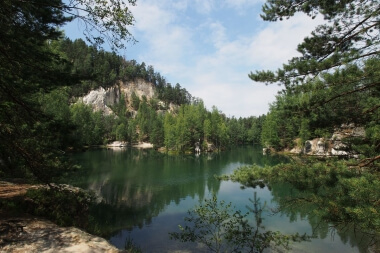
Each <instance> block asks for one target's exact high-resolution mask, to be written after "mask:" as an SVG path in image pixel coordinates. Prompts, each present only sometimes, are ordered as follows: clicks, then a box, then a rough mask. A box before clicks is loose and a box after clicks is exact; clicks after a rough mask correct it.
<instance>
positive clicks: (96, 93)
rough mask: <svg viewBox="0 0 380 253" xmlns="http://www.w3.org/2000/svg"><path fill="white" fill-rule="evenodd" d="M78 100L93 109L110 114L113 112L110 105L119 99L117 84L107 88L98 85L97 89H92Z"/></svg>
mask: <svg viewBox="0 0 380 253" xmlns="http://www.w3.org/2000/svg"><path fill="white" fill-rule="evenodd" d="M79 100H80V101H82V102H83V103H84V104H86V105H90V106H91V107H92V109H93V110H94V111H101V112H103V113H104V114H105V115H110V114H112V113H113V112H112V110H111V108H110V107H111V106H113V105H115V104H117V103H119V101H120V89H119V86H118V85H115V86H112V87H110V88H108V89H107V90H106V89H104V88H103V87H100V88H98V89H97V90H92V91H91V92H90V93H88V94H87V95H86V96H84V97H83V98H81V99H79Z"/></svg>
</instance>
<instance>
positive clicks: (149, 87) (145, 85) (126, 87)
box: [120, 79, 156, 101]
mask: <svg viewBox="0 0 380 253" xmlns="http://www.w3.org/2000/svg"><path fill="white" fill-rule="evenodd" d="M120 90H121V91H122V92H123V94H124V95H125V97H126V98H127V100H128V101H131V95H132V93H133V92H134V93H135V94H136V95H137V96H138V97H139V98H140V99H141V98H142V97H143V96H145V97H146V98H147V99H148V100H150V99H152V98H154V96H155V95H156V89H155V87H154V86H153V84H152V83H149V82H146V81H145V80H143V79H137V80H134V81H130V82H126V83H120Z"/></svg>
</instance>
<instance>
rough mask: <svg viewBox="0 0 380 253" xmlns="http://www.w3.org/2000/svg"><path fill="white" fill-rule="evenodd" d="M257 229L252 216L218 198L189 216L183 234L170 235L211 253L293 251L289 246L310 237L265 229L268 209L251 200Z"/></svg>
mask: <svg viewBox="0 0 380 253" xmlns="http://www.w3.org/2000/svg"><path fill="white" fill-rule="evenodd" d="M251 202H252V204H253V208H250V212H252V213H253V214H254V218H255V223H256V226H255V227H253V226H252V225H251V224H250V223H249V221H248V215H249V213H247V214H242V213H241V211H236V210H234V209H233V207H232V204H231V203H225V202H224V201H220V202H219V201H218V200H217V198H216V196H215V195H214V196H213V197H212V199H208V200H207V199H206V200H205V201H204V204H202V205H199V206H198V207H196V208H195V209H193V210H190V211H189V212H188V214H189V216H188V217H186V218H185V222H186V225H185V226H184V227H183V226H181V225H180V226H179V229H180V232H173V233H170V236H171V238H172V239H175V240H180V241H182V242H196V243H201V244H202V245H203V246H205V247H207V249H208V250H209V251H211V252H264V250H265V249H267V248H269V247H272V246H273V245H275V246H278V247H284V248H285V249H289V242H290V241H291V240H293V241H300V240H306V239H307V236H305V235H304V236H300V235H298V234H296V235H290V236H287V235H282V234H281V233H280V232H273V231H265V230H264V227H263V226H262V225H261V221H262V218H261V213H262V211H263V209H264V207H263V206H261V204H260V200H259V199H257V198H256V195H255V198H254V200H251Z"/></svg>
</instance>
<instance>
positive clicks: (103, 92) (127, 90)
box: [78, 79, 156, 115]
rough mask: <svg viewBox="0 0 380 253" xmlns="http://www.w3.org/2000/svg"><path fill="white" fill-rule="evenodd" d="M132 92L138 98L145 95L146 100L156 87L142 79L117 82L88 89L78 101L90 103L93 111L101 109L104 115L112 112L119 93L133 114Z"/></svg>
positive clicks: (152, 94)
mask: <svg viewBox="0 0 380 253" xmlns="http://www.w3.org/2000/svg"><path fill="white" fill-rule="evenodd" d="M132 93H135V94H136V95H137V96H138V97H139V98H140V99H142V97H143V96H145V97H146V98H147V100H151V99H152V98H154V97H155V96H156V89H155V87H154V85H153V84H152V83H149V82H146V81H145V80H143V79H137V80H134V81H128V82H119V83H118V84H115V85H114V86H112V87H110V88H107V89H104V88H103V87H99V88H98V89H96V90H92V91H90V92H89V93H88V94H87V95H86V96H84V97H82V98H79V99H78V101H79V102H83V103H84V104H86V105H90V106H91V107H92V109H93V110H94V111H101V112H103V114H105V115H110V114H113V111H112V109H111V108H112V106H113V105H115V104H118V103H119V102H120V97H121V94H123V95H124V97H125V100H126V107H127V108H128V110H129V111H131V113H132V114H135V112H134V111H133V109H132V105H131V104H132V99H131V96H132Z"/></svg>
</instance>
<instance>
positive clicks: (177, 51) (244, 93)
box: [132, 0, 321, 117]
mask: <svg viewBox="0 0 380 253" xmlns="http://www.w3.org/2000/svg"><path fill="white" fill-rule="evenodd" d="M260 1H261V0H258V1H252V2H255V4H257V2H260ZM225 3H226V4H229V5H230V6H234V7H235V8H240V7H242V6H245V5H248V2H247V0H238V1H235V0H234V1H232V0H225ZM214 8H216V7H215V2H214V1H213V0H207V1H205V0H203V1H201V0H196V1H195V6H194V1H189V0H188V1H186V0H181V1H177V2H175V1H170V0H162V1H158V0H145V1H144V0H141V1H140V2H139V3H138V7H136V8H135V9H133V10H132V11H133V14H134V15H135V18H136V27H135V29H136V32H137V35H138V36H139V37H138V38H137V39H138V40H141V41H143V43H142V44H143V45H144V48H141V49H140V50H139V54H138V57H137V58H138V59H137V60H138V61H145V62H146V63H147V64H151V65H153V66H154V68H155V69H156V71H159V72H161V74H163V75H164V76H166V77H167V78H168V82H171V83H177V82H178V83H180V84H181V85H182V86H183V87H185V88H186V89H187V90H188V91H189V92H190V93H191V94H192V95H194V96H196V97H200V98H202V99H203V100H204V102H205V104H206V105H207V107H208V108H209V109H211V106H212V105H215V106H217V107H218V108H219V109H220V110H222V111H223V112H224V113H225V114H226V115H227V116H233V115H235V116H237V117H239V116H244V117H246V116H252V115H261V114H264V113H266V112H267V111H268V104H269V103H270V102H272V101H274V99H275V95H276V92H277V91H278V90H279V89H280V88H279V87H277V86H265V85H264V84H255V83H254V82H253V81H251V80H250V79H249V78H248V73H249V72H250V71H254V70H256V69H257V70H261V69H275V68H278V67H280V66H281V65H282V64H283V63H285V62H287V60H289V59H290V58H291V57H293V56H294V55H295V54H296V50H295V49H296V46H297V44H299V43H300V42H301V41H302V39H303V38H304V37H305V36H306V35H308V34H309V33H310V32H311V30H312V28H313V27H314V26H315V25H316V24H318V23H320V22H321V20H318V19H317V20H311V19H310V18H307V17H305V16H303V15H296V16H295V17H293V18H291V19H290V20H287V21H283V22H275V23H260V24H257V22H258V21H257V20H256V19H257V15H252V22H256V23H253V24H252V26H254V25H256V26H260V27H262V28H261V30H260V31H259V32H257V33H255V34H252V31H251V33H250V32H249V31H242V33H240V34H239V33H238V36H236V37H231V35H230V34H231V32H230V31H229V30H228V28H227V27H226V26H224V25H223V24H224V23H223V21H224V20H221V19H220V18H221V17H219V16H215V15H212V14H211V12H212V11H213V10H214ZM221 8H222V7H221ZM189 9H197V10H198V12H201V13H203V14H205V13H209V14H208V15H207V16H204V17H203V19H200V20H194V17H185V16H183V15H184V14H185V13H187V12H186V11H188V10H189ZM231 16H233V12H231ZM234 17H235V18H238V17H237V15H235V16H234ZM192 18H193V19H192ZM196 18H199V17H196ZM187 19H190V20H191V24H192V25H193V26H191V25H190V23H186V22H185V21H186V20H187ZM194 24H195V25H194ZM236 29H239V27H236ZM200 34H202V35H200ZM234 34H236V33H234Z"/></svg>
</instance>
